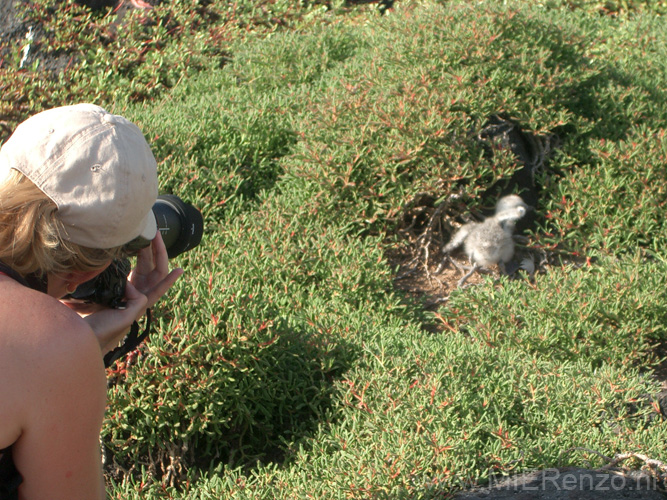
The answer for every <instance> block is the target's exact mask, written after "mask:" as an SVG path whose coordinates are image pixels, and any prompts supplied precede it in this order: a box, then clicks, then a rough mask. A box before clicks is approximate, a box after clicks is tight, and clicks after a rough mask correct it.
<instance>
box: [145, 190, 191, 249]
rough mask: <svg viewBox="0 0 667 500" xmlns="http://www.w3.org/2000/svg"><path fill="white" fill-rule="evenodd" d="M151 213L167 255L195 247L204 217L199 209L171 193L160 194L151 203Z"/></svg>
mask: <svg viewBox="0 0 667 500" xmlns="http://www.w3.org/2000/svg"><path fill="white" fill-rule="evenodd" d="M153 214H154V215H155V220H156V221H157V227H158V230H159V231H160V233H161V234H162V239H163V240H164V244H165V246H166V247H167V255H168V256H169V258H170V259H173V258H174V257H176V256H177V255H180V254H182V253H183V252H186V251H187V250H190V249H191V248H194V247H196V246H197V245H199V243H200V242H201V238H202V234H203V233H204V218H203V217H202V214H201V212H200V211H199V210H197V209H196V208H195V207H193V206H192V205H190V204H189V203H185V202H184V201H183V200H181V199H180V198H179V197H178V196H175V195H173V194H162V195H160V196H158V197H157V201H156V202H155V204H154V205H153Z"/></svg>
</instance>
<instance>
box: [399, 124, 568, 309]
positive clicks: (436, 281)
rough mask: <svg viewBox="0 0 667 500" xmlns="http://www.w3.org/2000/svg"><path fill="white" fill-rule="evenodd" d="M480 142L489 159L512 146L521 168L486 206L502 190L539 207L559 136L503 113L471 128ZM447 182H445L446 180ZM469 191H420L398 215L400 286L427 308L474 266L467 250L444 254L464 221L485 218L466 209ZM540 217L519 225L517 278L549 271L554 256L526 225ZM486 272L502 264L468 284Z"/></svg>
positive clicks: (492, 194)
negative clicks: (538, 245) (533, 243)
mask: <svg viewBox="0 0 667 500" xmlns="http://www.w3.org/2000/svg"><path fill="white" fill-rule="evenodd" d="M471 135H472V136H473V137H474V138H475V140H477V141H479V142H480V143H481V144H482V146H483V148H484V151H485V153H486V155H487V156H488V157H489V158H492V157H493V151H494V147H495V148H496V149H497V147H498V146H499V147H501V148H506V149H509V150H510V151H511V152H512V154H513V155H514V156H515V157H516V159H517V164H519V165H520V167H519V168H518V169H517V170H516V171H515V173H514V175H513V176H512V177H511V178H510V179H506V180H504V181H500V182H498V183H496V184H494V185H493V186H491V187H490V188H489V189H488V190H487V191H485V192H484V193H483V195H482V199H483V203H482V204H481V205H482V206H493V205H495V202H496V201H497V198H499V197H500V196H502V195H505V194H509V193H520V195H521V197H522V198H523V199H524V201H525V202H526V203H527V204H529V205H531V206H533V207H537V206H538V204H539V194H540V186H539V184H538V182H537V180H536V179H538V178H539V176H540V175H542V174H544V173H545V170H546V168H547V163H548V159H549V157H550V155H551V153H552V152H553V151H554V149H555V147H557V144H558V139H557V138H556V137H555V136H544V137H541V136H537V135H534V134H531V133H529V132H525V131H524V130H522V128H521V126H520V125H519V124H517V123H516V122H514V121H512V120H510V119H507V118H503V117H501V116H498V115H494V116H491V117H490V118H489V119H488V120H487V122H486V123H485V124H484V126H482V127H481V129H480V130H478V131H476V132H473V133H471ZM443 185H444V183H443ZM462 198H463V192H456V193H442V194H440V197H436V195H435V194H433V193H425V192H424V193H418V194H416V195H415V196H414V197H413V198H412V199H411V200H410V201H409V202H408V203H406V204H405V206H404V207H403V211H402V213H401V214H400V216H399V218H398V220H397V231H396V232H397V234H398V236H399V242H398V243H397V244H396V245H395V246H394V247H393V249H392V250H391V251H390V253H389V256H388V257H389V261H390V263H391V264H392V266H393V267H394V268H395V269H397V272H396V276H395V278H394V282H395V286H396V287H397V288H398V289H400V290H403V291H405V292H407V293H409V294H414V295H417V296H421V297H424V298H425V299H426V300H425V306H426V307H427V308H433V307H437V306H438V305H439V304H442V303H444V302H446V301H447V299H448V297H449V294H450V293H451V291H452V290H454V289H456V288H457V287H458V285H459V280H460V279H461V277H462V276H464V275H465V274H466V273H467V271H468V269H469V268H470V263H469V262H468V261H467V259H466V258H465V256H464V255H462V252H455V253H454V254H453V255H444V254H443V252H442V248H443V247H444V246H445V245H446V244H447V242H448V241H449V239H450V238H451V236H452V234H453V233H454V232H455V231H456V229H458V228H459V227H460V226H461V225H462V224H465V223H467V222H472V221H481V220H483V219H484V215H488V213H482V212H480V211H475V210H470V211H466V212H462V204H461V203H460V201H461V199H462ZM534 224H535V217H531V218H527V220H526V221H524V222H523V223H522V224H520V225H518V227H517V230H518V231H517V232H518V233H519V234H517V235H515V241H516V243H517V246H516V251H515V257H514V267H516V268H517V270H515V271H514V272H511V273H510V277H512V278H528V279H532V276H533V275H534V273H536V272H545V271H546V267H547V266H548V264H549V256H548V255H547V254H546V253H545V252H544V251H542V250H538V249H535V248H531V247H529V246H528V238H526V237H523V236H521V235H520V232H521V231H522V230H525V229H527V228H532V227H534ZM480 273H487V274H488V273H490V274H493V275H495V276H498V275H499V272H498V270H497V269H481V270H480V271H479V272H477V273H474V274H473V275H471V276H470V278H469V279H467V280H466V286H470V285H474V284H478V283H479V282H481V280H482V278H481V276H480Z"/></svg>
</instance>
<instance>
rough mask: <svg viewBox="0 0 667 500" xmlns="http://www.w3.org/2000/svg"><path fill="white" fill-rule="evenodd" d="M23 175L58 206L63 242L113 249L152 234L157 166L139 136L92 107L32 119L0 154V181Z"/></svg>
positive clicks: (118, 118)
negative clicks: (11, 172) (11, 174)
mask: <svg viewBox="0 0 667 500" xmlns="http://www.w3.org/2000/svg"><path fill="white" fill-rule="evenodd" d="M10 169H16V170H18V171H20V172H22V173H23V174H24V175H25V176H26V177H28V178H29V179H30V180H31V181H32V182H33V183H34V184H35V185H36V186H37V187H38V188H39V189H41V190H42V191H43V192H44V194H46V195H47V196H48V197H49V198H51V199H52V200H53V201H54V202H55V203H56V205H57V206H58V213H59V214H60V217H61V220H62V222H63V223H64V225H65V229H66V231H67V235H66V239H67V240H68V241H71V242H73V243H77V244H79V245H83V246H85V247H89V248H114V247H117V246H121V245H124V244H126V243H128V242H130V241H132V240H133V239H135V238H137V237H139V236H141V237H143V238H145V239H147V240H152V239H153V238H154V237H155V234H156V232H157V225H156V222H155V216H154V215H153V212H152V210H151V209H152V207H153V204H154V203H155V200H156V198H157V195H158V181H157V163H156V161H155V158H154V157H153V153H151V150H150V147H149V146H148V144H147V143H146V139H145V138H144V135H143V134H142V133H141V130H139V128H138V127H137V126H136V125H134V124H133V123H131V122H130V121H128V120H126V119H125V118H123V117H121V116H116V115H112V114H111V113H108V112H107V111H105V110H104V109H102V108H101V107H99V106H95V105H93V104H77V105H73V106H64V107H60V108H54V109H50V110H47V111H43V112H41V113H38V114H36V115H34V116H32V117H31V118H29V119H27V120H26V121H24V122H23V123H21V124H20V125H19V126H18V127H17V128H16V131H15V132H14V134H13V135H12V136H11V137H10V138H9V139H8V140H7V142H6V143H5V144H4V145H3V146H2V149H0V179H3V178H4V177H5V176H6V175H7V173H8V172H9V170H10Z"/></svg>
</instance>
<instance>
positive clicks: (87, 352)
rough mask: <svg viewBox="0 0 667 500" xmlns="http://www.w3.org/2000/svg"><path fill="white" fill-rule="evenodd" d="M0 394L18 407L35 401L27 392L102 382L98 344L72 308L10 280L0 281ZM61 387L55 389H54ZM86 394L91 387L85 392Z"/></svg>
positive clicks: (97, 386) (98, 385) (100, 384)
mask: <svg viewBox="0 0 667 500" xmlns="http://www.w3.org/2000/svg"><path fill="white" fill-rule="evenodd" d="M0 318H2V321H0V377H1V378H2V379H3V380H4V381H7V382H10V383H7V384H2V387H0V398H1V400H2V401H3V402H4V403H8V404H7V407H11V408H13V409H14V411H13V414H14V415H17V414H19V413H21V412H20V410H21V409H22V410H24V412H23V413H24V414H23V417H22V418H25V417H26V415H25V412H28V411H29V408H30V407H32V408H35V407H37V406H39V405H40V401H31V400H30V398H29V397H26V395H27V394H43V393H44V392H45V391H48V390H49V389H50V388H54V387H55V388H61V387H67V386H69V387H71V386H72V384H73V383H75V382H76V383H77V387H79V388H82V386H83V387H85V386H86V385H89V384H90V385H92V386H93V387H95V390H99V389H100V388H103V387H104V368H103V362H102V354H101V352H100V348H99V343H98V342H97V340H96V339H95V335H94V334H93V332H92V330H91V329H90V327H89V326H88V325H87V323H86V322H85V321H83V320H82V319H81V318H80V317H79V316H78V315H77V314H76V313H75V312H73V311H71V310H70V309H68V308H67V307H66V306H64V305H63V304H62V303H60V301H58V300H56V299H54V298H53V297H49V296H48V295H45V294H42V293H39V292H36V291H34V290H30V289H28V288H25V287H23V286H21V285H20V284H18V283H15V282H7V281H5V280H3V281H2V282H1V283H0ZM58 392H61V391H60V390H56V391H54V393H58ZM91 393H92V391H91Z"/></svg>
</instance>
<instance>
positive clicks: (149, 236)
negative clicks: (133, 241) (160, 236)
mask: <svg viewBox="0 0 667 500" xmlns="http://www.w3.org/2000/svg"><path fill="white" fill-rule="evenodd" d="M156 235H157V222H156V220H155V214H154V213H153V211H152V210H151V211H150V212H148V214H147V215H146V218H145V219H144V220H143V222H142V229H141V232H140V233H139V236H141V237H142V238H144V239H146V240H148V241H153V238H155V236H156Z"/></svg>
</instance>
